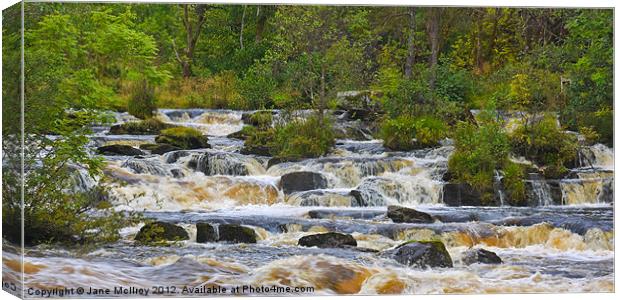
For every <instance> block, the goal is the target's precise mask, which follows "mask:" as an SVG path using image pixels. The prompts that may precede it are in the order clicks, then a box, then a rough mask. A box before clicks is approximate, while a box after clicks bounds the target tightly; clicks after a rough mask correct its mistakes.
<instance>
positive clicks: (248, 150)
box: [239, 145, 271, 156]
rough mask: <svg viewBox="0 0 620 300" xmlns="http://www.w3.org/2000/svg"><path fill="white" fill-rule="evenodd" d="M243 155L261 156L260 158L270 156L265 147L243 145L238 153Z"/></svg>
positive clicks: (267, 148)
mask: <svg viewBox="0 0 620 300" xmlns="http://www.w3.org/2000/svg"><path fill="white" fill-rule="evenodd" d="M239 152H240V153H241V154H243V155H252V154H254V155H262V156H270V155H271V153H270V152H269V147H267V146H265V145H245V146H244V147H243V148H241V151H239Z"/></svg>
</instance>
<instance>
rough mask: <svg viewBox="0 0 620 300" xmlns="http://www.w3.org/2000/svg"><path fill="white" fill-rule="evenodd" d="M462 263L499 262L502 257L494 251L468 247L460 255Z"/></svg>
mask: <svg viewBox="0 0 620 300" xmlns="http://www.w3.org/2000/svg"><path fill="white" fill-rule="evenodd" d="M461 261H462V262H463V264H466V265H471V264H475V263H482V264H501V263H502V259H501V258H499V256H497V254H495V252H492V251H489V250H485V249H482V248H479V249H468V250H466V251H465V252H463V254H462V256H461Z"/></svg>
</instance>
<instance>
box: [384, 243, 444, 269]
mask: <svg viewBox="0 0 620 300" xmlns="http://www.w3.org/2000/svg"><path fill="white" fill-rule="evenodd" d="M389 253H390V256H391V257H392V258H393V259H394V260H396V261H397V262H399V263H401V264H403V265H407V266H410V267H418V268H426V267H431V268H434V267H439V268H451V267H452V266H453V264H452V258H451V257H450V253H448V250H446V246H445V245H444V244H443V243H442V242H440V241H408V242H406V243H404V244H401V245H399V246H398V247H396V248H395V249H393V250H390V252H389Z"/></svg>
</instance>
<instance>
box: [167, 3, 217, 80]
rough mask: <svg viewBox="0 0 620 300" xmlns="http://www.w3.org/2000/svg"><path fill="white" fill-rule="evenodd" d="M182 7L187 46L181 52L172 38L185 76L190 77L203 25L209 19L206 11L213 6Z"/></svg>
mask: <svg viewBox="0 0 620 300" xmlns="http://www.w3.org/2000/svg"><path fill="white" fill-rule="evenodd" d="M180 8H181V9H182V10H183V13H182V15H181V21H182V22H183V28H184V29H185V47H184V48H183V49H182V50H181V53H179V49H177V46H176V43H175V41H174V39H173V40H172V45H173V48H174V54H175V57H176V59H177V61H178V62H179V64H180V65H181V69H182V72H183V77H184V78H189V77H191V76H192V63H193V60H194V54H195V52H194V51H195V50H196V44H197V43H198V39H199V38H200V33H201V31H202V27H203V26H204V24H205V22H206V21H207V18H206V16H205V13H206V11H207V10H208V9H210V8H212V6H210V5H206V4H181V5H180Z"/></svg>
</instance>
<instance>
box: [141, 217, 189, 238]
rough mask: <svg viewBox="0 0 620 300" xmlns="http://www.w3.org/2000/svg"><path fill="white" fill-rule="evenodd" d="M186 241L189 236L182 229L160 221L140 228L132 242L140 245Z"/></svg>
mask: <svg viewBox="0 0 620 300" xmlns="http://www.w3.org/2000/svg"><path fill="white" fill-rule="evenodd" d="M188 239H189V235H188V234H187V231H185V229H183V227H181V226H178V225H175V224H171V223H167V222H160V221H157V222H153V223H149V224H146V225H144V226H142V228H140V231H139V232H138V234H136V237H135V238H134V240H136V241H137V242H140V243H152V242H161V241H182V240H188Z"/></svg>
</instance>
